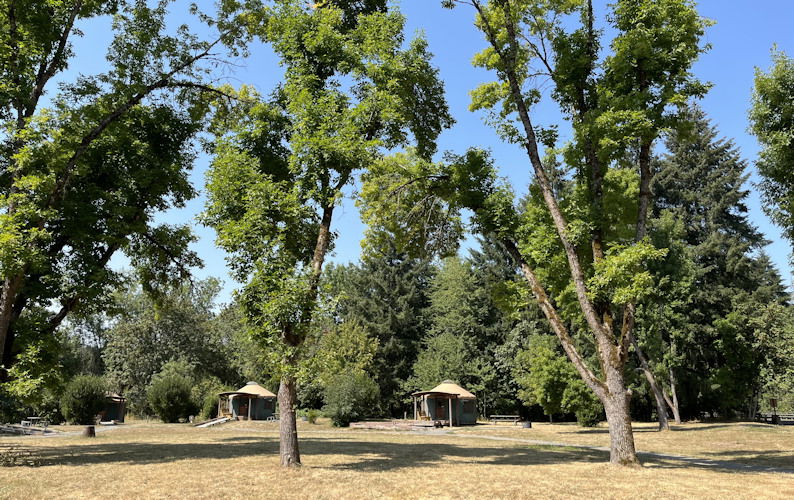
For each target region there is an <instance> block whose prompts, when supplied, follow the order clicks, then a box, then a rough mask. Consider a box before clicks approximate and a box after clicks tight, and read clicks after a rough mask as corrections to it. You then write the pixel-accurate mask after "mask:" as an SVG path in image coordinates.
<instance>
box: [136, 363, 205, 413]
mask: <svg viewBox="0 0 794 500" xmlns="http://www.w3.org/2000/svg"><path fill="white" fill-rule="evenodd" d="M193 371H194V369H193V367H192V366H191V365H190V364H189V363H187V362H185V361H171V362H169V363H166V364H165V365H164V366H163V369H162V371H160V372H159V373H157V374H156V375H155V376H154V377H153V378H152V382H151V384H149V387H148V388H147V390H146V400H147V402H148V404H149V407H150V408H151V409H152V411H154V413H155V415H157V416H158V417H160V419H161V420H162V421H163V422H166V423H175V422H179V420H180V419H187V417H188V416H190V415H193V414H195V413H196V410H197V409H198V408H197V405H196V403H195V401H194V399H193V397H192V396H193V394H192V391H193V384H194V378H193Z"/></svg>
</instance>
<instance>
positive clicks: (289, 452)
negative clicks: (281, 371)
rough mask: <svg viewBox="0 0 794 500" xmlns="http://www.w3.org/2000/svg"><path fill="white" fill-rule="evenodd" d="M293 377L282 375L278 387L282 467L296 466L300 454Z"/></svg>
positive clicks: (299, 461) (299, 460)
mask: <svg viewBox="0 0 794 500" xmlns="http://www.w3.org/2000/svg"><path fill="white" fill-rule="evenodd" d="M297 394H298V390H297V386H296V384H295V378H294V377H290V376H284V377H282V378H281V384H280V385H279V388H278V411H279V454H280V456H281V465H282V466H283V467H298V466H300V464H301V454H300V450H299V448H298V421H297V419H296V418H295V405H296V402H297V399H298V398H297Z"/></svg>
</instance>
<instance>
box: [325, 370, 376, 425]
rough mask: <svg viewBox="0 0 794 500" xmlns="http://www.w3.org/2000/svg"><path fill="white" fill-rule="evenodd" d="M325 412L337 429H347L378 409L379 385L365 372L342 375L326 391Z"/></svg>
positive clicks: (332, 380)
mask: <svg viewBox="0 0 794 500" xmlns="http://www.w3.org/2000/svg"><path fill="white" fill-rule="evenodd" d="M324 398H325V406H324V407H323V411H324V412H325V414H326V415H328V416H329V417H330V418H331V422H332V423H333V424H334V425H335V426H337V427H347V426H348V425H350V422H354V421H356V420H358V419H360V418H362V417H367V416H370V415H371V414H372V409H373V408H376V407H377V402H378V384H377V383H376V382H375V381H374V380H372V378H371V377H370V376H369V375H367V374H366V373H364V372H349V373H340V374H339V375H336V376H335V377H333V378H332V379H331V380H330V381H329V382H328V384H327V385H326V386H325V389H324Z"/></svg>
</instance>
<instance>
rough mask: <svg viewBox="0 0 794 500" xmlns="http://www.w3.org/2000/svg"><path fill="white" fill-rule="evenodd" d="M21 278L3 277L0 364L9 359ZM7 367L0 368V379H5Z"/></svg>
mask: <svg viewBox="0 0 794 500" xmlns="http://www.w3.org/2000/svg"><path fill="white" fill-rule="evenodd" d="M22 279H23V278H22V276H19V275H17V276H13V277H10V278H7V279H5V280H4V281H3V287H2V292H0V365H4V364H5V363H4V362H5V361H6V360H9V359H10V353H11V349H10V346H9V345H8V344H10V342H9V330H10V329H11V323H12V318H13V315H14V303H15V302H16V300H17V294H18V293H19V289H20V288H21V286H22ZM8 368H10V366H4V369H2V368H0V379H1V380H5V371H6V370H8Z"/></svg>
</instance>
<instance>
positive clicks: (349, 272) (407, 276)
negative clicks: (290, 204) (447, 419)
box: [326, 250, 432, 416]
mask: <svg viewBox="0 0 794 500" xmlns="http://www.w3.org/2000/svg"><path fill="white" fill-rule="evenodd" d="M431 275H432V267H431V266H430V265H429V264H428V263H427V262H426V261H423V260H419V259H409V258H407V257H406V256H405V255H401V254H398V253H396V252H395V251H394V250H388V251H385V252H383V253H380V254H370V255H366V256H365V257H364V258H363V260H362V262H361V264H360V265H345V266H330V267H329V269H328V274H327V278H326V281H327V283H328V285H329V287H330V290H331V291H330V294H331V295H332V297H333V299H334V300H335V301H336V314H337V315H338V317H339V319H340V320H341V321H344V322H357V323H358V324H359V325H360V327H361V328H363V329H364V330H365V331H366V332H367V333H368V335H369V336H370V337H371V338H373V339H375V340H377V343H378V348H377V352H376V354H375V357H374V359H373V363H372V365H373V370H374V372H375V377H374V378H375V380H376V381H377V382H378V385H379V386H380V397H381V406H382V408H383V410H384V411H385V412H386V413H387V414H389V415H392V416H401V415H402V412H403V410H404V408H405V397H406V395H405V394H404V389H403V384H404V383H405V381H406V380H407V379H408V377H409V376H410V374H411V370H412V367H413V364H414V362H415V361H416V357H417V355H418V353H419V348H420V341H421V339H422V338H423V336H424V333H425V331H426V329H427V321H426V315H425V309H426V308H427V307H428V305H429V299H428V286H429V280H430V277H431Z"/></svg>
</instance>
